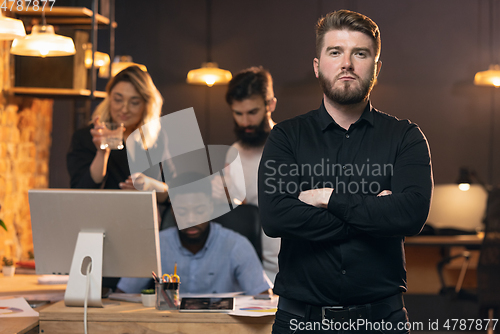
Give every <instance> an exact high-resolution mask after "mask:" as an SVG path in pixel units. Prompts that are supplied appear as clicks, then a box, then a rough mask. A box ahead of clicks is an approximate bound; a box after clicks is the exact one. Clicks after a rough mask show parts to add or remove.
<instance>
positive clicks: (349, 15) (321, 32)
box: [316, 9, 381, 60]
mask: <svg viewBox="0 0 500 334" xmlns="http://www.w3.org/2000/svg"><path fill="white" fill-rule="evenodd" d="M330 30H352V31H359V32H362V33H363V34H365V35H367V36H368V37H370V38H371V39H372V40H373V46H374V48H375V60H378V57H379V56H380V48H381V41H380V30H379V28H378V26H377V24H376V23H375V22H373V20H372V19H370V18H369V17H368V16H365V15H363V14H360V13H356V12H353V11H350V10H345V9H342V10H338V11H335V12H331V13H328V14H327V15H326V16H325V17H322V18H321V19H319V20H318V24H317V25H316V57H317V58H320V56H321V50H322V49H323V42H324V37H325V34H326V33H327V32H329V31H330Z"/></svg>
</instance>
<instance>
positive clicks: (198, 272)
mask: <svg viewBox="0 0 500 334" xmlns="http://www.w3.org/2000/svg"><path fill="white" fill-rule="evenodd" d="M194 178H195V179H201V178H203V175H199V176H198V175H195V174H194V173H189V174H187V173H186V174H183V175H179V176H177V177H176V178H175V179H174V180H172V182H171V183H170V184H169V187H170V188H175V187H178V186H181V185H183V184H186V183H188V182H186V180H193V179H194ZM198 190H199V191H198ZM211 195H212V186H211V184H210V182H205V183H204V184H203V187H200V188H198V189H197V192H194V193H193V192H186V193H182V192H181V193H179V192H176V194H175V195H174V196H175V197H174V198H175V202H176V203H181V204H179V205H177V204H176V207H175V209H174V214H175V216H176V217H180V216H183V217H184V219H185V217H188V218H189V219H190V221H192V222H200V221H205V223H202V224H198V225H195V226H193V227H190V228H187V229H183V230H178V229H177V227H171V228H168V229H165V230H163V231H161V232H160V251H161V265H162V269H163V271H164V272H166V273H172V272H173V271H174V265H175V263H177V274H178V275H179V276H180V278H181V284H180V287H179V292H180V293H200V294H201V293H223V292H236V291H244V293H245V294H247V295H256V294H260V293H266V294H267V293H269V294H272V292H271V283H270V282H269V280H268V279H267V276H266V275H265V273H264V270H263V268H262V264H261V262H260V260H259V258H258V257H257V253H256V252H255V249H254V248H253V246H252V244H251V243H250V241H248V239H247V238H245V237H244V236H242V235H240V234H238V233H236V232H233V231H231V230H229V229H226V228H224V227H222V226H221V225H219V224H217V223H214V222H209V221H208V220H209V219H210V216H211V214H212V212H213V210H214V204H213V201H212V197H211ZM150 281H151V280H150V279H148V278H122V279H121V280H120V281H119V283H118V286H117V287H118V289H119V290H118V291H120V290H121V291H123V292H127V293H137V292H140V291H141V290H142V289H145V288H146V287H147V286H148V285H149V283H150Z"/></svg>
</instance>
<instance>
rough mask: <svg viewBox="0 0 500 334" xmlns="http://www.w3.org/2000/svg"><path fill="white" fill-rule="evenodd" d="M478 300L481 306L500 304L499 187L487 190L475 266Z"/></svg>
mask: <svg viewBox="0 0 500 334" xmlns="http://www.w3.org/2000/svg"><path fill="white" fill-rule="evenodd" d="M477 287H478V300H479V303H480V305H481V306H484V307H494V306H500V188H498V187H497V188H495V189H493V190H492V191H490V192H489V195H488V202H487V207H486V218H485V231H484V241H483V243H482V245H481V254H480V255H479V263H478V267H477Z"/></svg>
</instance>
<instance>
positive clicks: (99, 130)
mask: <svg viewBox="0 0 500 334" xmlns="http://www.w3.org/2000/svg"><path fill="white" fill-rule="evenodd" d="M99 118H100V117H97V118H96V119H95V120H94V128H93V129H90V134H91V135H92V142H93V143H94V145H95V147H96V148H97V150H98V151H99V150H101V140H102V138H103V137H104V134H105V130H106V125H104V123H103V122H99ZM105 150H109V149H108V148H106V149H104V150H101V151H105Z"/></svg>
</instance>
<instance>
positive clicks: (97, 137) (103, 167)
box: [90, 117, 111, 184]
mask: <svg viewBox="0 0 500 334" xmlns="http://www.w3.org/2000/svg"><path fill="white" fill-rule="evenodd" d="M105 129H106V126H105V125H104V123H102V122H99V117H97V118H96V119H95V120H94V128H93V129H90V134H91V135H92V142H93V143H94V145H95V147H96V148H97V153H96V155H95V157H94V160H92V163H91V164H90V176H91V177H92V180H94V182H95V183H97V184H99V183H101V182H102V180H103V179H104V177H105V176H106V171H107V168H108V159H109V154H110V152H111V150H110V149H109V148H105V149H104V150H102V149H101V139H102V137H103V132H104V131H105Z"/></svg>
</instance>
